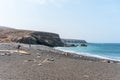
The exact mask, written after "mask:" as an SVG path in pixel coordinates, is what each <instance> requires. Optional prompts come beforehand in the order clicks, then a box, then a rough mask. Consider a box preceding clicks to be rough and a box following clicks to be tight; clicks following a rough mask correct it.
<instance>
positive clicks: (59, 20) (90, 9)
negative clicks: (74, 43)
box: [0, 0, 120, 43]
mask: <svg viewBox="0 0 120 80" xmlns="http://www.w3.org/2000/svg"><path fill="white" fill-rule="evenodd" d="M119 4H120V0H0V25H1V26H8V27H13V28H18V29H30V30H38V31H47V32H54V33H58V34H60V37H62V38H75V39H85V40H86V41H88V42H104V43H106V42H107V43H111V42H112V43H120V37H119V36H120V5H119Z"/></svg>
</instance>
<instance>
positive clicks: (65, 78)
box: [0, 43, 120, 80]
mask: <svg viewBox="0 0 120 80" xmlns="http://www.w3.org/2000/svg"><path fill="white" fill-rule="evenodd" d="M21 45H22V48H21V50H20V51H19V52H17V51H16V46H17V44H16V43H1V44H0V80H119V79H120V64H119V62H114V61H108V60H101V59H97V58H91V57H85V56H80V55H73V54H72V55H71V54H70V53H65V52H62V51H59V50H55V49H53V48H50V47H46V46H41V45H32V46H31V47H30V48H29V45H26V44H21ZM24 52H26V53H28V54H25V53H24Z"/></svg>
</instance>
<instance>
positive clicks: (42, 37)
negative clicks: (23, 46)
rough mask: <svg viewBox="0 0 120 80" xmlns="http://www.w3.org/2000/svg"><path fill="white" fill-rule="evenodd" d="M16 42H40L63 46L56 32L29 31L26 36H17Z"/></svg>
mask: <svg viewBox="0 0 120 80" xmlns="http://www.w3.org/2000/svg"><path fill="white" fill-rule="evenodd" d="M16 42H20V43H27V44H41V45H46V46H51V47H54V46H63V43H62V42H61V39H60V38H59V35H58V34H54V33H47V32H31V33H30V34H29V35H28V36H23V37H21V38H17V39H16Z"/></svg>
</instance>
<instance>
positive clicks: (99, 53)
mask: <svg viewBox="0 0 120 80" xmlns="http://www.w3.org/2000/svg"><path fill="white" fill-rule="evenodd" d="M56 49H59V50H62V51H65V52H72V53H76V54H80V55H85V56H92V57H97V58H102V59H111V60H116V61H120V44H118V43H109V44H108V43H104V44H101V43H89V44H88V47H80V46H78V47H57V48H56Z"/></svg>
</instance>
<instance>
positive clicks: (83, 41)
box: [62, 39, 87, 43]
mask: <svg viewBox="0 0 120 80" xmlns="http://www.w3.org/2000/svg"><path fill="white" fill-rule="evenodd" d="M62 42H63V43H87V42H86V41H85V40H77V39H62Z"/></svg>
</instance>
